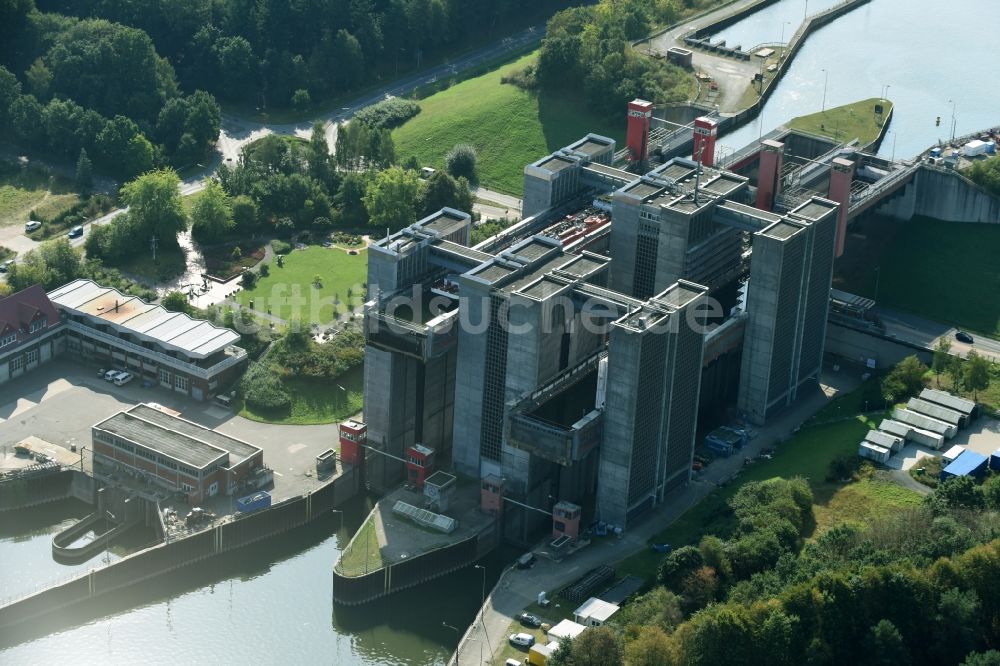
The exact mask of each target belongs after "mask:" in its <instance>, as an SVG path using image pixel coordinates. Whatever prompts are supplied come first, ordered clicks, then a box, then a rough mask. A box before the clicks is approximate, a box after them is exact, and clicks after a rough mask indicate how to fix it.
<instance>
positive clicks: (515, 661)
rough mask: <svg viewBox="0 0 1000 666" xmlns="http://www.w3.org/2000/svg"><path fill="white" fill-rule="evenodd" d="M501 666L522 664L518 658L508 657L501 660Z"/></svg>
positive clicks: (520, 665)
mask: <svg viewBox="0 0 1000 666" xmlns="http://www.w3.org/2000/svg"><path fill="white" fill-rule="evenodd" d="M503 666H523V665H522V663H521V660H520V659H513V658H511V657H508V658H507V660H506V661H505V662H503Z"/></svg>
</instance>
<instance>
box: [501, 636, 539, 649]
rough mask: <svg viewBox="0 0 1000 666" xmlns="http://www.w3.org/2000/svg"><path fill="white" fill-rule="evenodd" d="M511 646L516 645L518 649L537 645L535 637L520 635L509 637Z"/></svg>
mask: <svg viewBox="0 0 1000 666" xmlns="http://www.w3.org/2000/svg"><path fill="white" fill-rule="evenodd" d="M507 640H509V641H510V644H511V645H516V646H518V647H525V648H530V647H531V646H532V645H534V644H535V637H534V636H532V635H531V634H525V633H519V634H511V635H510V636H508V637H507Z"/></svg>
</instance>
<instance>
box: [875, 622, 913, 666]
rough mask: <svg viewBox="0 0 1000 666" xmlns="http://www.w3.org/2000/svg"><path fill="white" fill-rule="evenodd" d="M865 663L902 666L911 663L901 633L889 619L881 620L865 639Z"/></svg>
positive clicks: (878, 665) (879, 665) (881, 665)
mask: <svg viewBox="0 0 1000 666" xmlns="http://www.w3.org/2000/svg"><path fill="white" fill-rule="evenodd" d="M865 648H866V649H865V663H866V664H870V665H871V666H900V665H901V664H908V663H910V653H909V652H908V651H907V649H906V644H905V643H904V642H903V635H902V634H900V633H899V629H897V628H896V625H894V624H893V623H892V622H890V621H889V620H879V622H878V624H876V625H875V626H873V627H872V628H871V630H870V631H869V632H868V636H867V638H866V639H865Z"/></svg>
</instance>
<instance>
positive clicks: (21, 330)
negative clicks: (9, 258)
mask: <svg viewBox="0 0 1000 666" xmlns="http://www.w3.org/2000/svg"><path fill="white" fill-rule="evenodd" d="M65 344H66V341H65V331H64V330H63V327H62V320H61V319H60V318H59V313H58V312H56V309H55V308H54V307H52V302H51V301H50V300H49V298H48V296H46V295H45V290H44V289H42V287H41V285H37V284H36V285H32V286H31V287H28V288H27V289H23V290H21V291H19V292H17V293H16V294H11V295H10V296H5V297H3V298H0V384H3V383H5V382H7V381H10V380H11V379H14V378H16V377H20V376H21V375H23V374H25V373H27V372H31V371H32V370H34V369H35V368H37V367H39V366H40V365H42V364H43V363H45V362H46V361H49V360H51V359H52V358H53V357H55V356H56V355H58V354H59V353H61V352H62V350H63V348H64V347H65Z"/></svg>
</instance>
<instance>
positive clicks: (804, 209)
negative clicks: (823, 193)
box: [790, 199, 837, 220]
mask: <svg viewBox="0 0 1000 666" xmlns="http://www.w3.org/2000/svg"><path fill="white" fill-rule="evenodd" d="M836 208H837V204H835V203H832V202H830V203H827V202H824V201H819V200H818V199H812V200H810V201H807V202H806V203H804V204H802V205H801V206H799V207H798V208H795V209H794V210H792V211H790V212H791V213H792V214H794V215H799V216H801V217H805V218H808V219H810V220H819V219H822V218H823V216H824V215H826V214H827V213H829V212H830V211H831V210H834V209H836Z"/></svg>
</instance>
